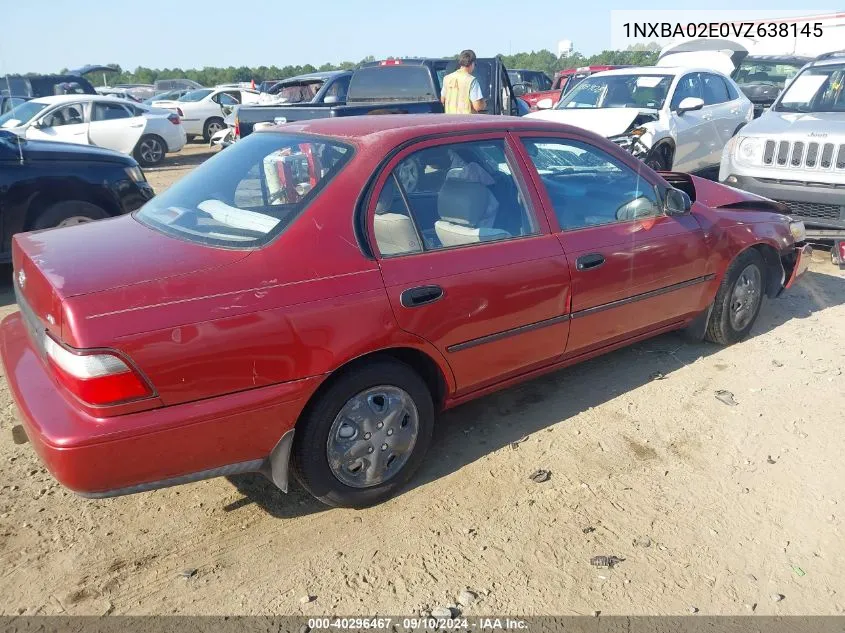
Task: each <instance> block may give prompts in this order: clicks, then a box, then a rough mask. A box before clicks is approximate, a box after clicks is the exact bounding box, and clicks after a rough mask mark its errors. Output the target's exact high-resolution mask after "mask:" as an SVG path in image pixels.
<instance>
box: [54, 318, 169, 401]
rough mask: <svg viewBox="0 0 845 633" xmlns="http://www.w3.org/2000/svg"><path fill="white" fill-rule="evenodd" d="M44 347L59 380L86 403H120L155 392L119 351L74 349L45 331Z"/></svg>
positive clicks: (147, 396) (145, 396)
mask: <svg viewBox="0 0 845 633" xmlns="http://www.w3.org/2000/svg"><path fill="white" fill-rule="evenodd" d="M44 351H45V352H46V354H47V359H48V361H49V363H50V366H51V367H52V368H53V370H54V371H55V372H56V376H57V378H58V379H59V382H61V383H62V384H63V385H64V386H65V387H66V388H67V390H68V391H70V392H71V393H72V394H73V395H75V396H76V397H77V398H79V399H80V400H82V401H83V402H85V403H88V404H91V405H108V404H119V403H124V402H130V401H132V400H140V399H142V398H149V397H150V396H152V395H153V390H152V388H151V387H150V385H149V384H148V383H147V381H146V380H145V379H144V378H143V377H142V376H141V375H140V374H139V373H138V372H137V371H136V370H135V369H133V368H132V367H130V366H129V365H128V364H127V363H126V362H125V361H124V360H123V359H122V358H120V357H119V356H118V355H117V354H114V353H110V352H103V351H101V350H97V351H93V352H91V351H85V350H73V351H71V350H69V349H67V348H66V347H64V346H63V345H61V344H60V343H58V342H56V341H55V340H54V339H53V338H52V337H51V336H50V335H49V334H45V335H44Z"/></svg>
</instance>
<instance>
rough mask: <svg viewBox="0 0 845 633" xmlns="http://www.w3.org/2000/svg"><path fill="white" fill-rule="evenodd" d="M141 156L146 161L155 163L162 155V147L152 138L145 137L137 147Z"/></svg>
mask: <svg viewBox="0 0 845 633" xmlns="http://www.w3.org/2000/svg"><path fill="white" fill-rule="evenodd" d="M139 153H140V154H141V158H143V159H144V161H145V162H147V163H157V162H158V161H160V160H161V159H162V157H163V156H164V148H163V147H162V146H161V143H159V142H158V141H157V140H156V139H154V138H145V139H144V140H143V141H141V146H140V148H139Z"/></svg>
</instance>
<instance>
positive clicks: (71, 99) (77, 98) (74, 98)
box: [30, 94, 124, 105]
mask: <svg viewBox="0 0 845 633" xmlns="http://www.w3.org/2000/svg"><path fill="white" fill-rule="evenodd" d="M102 100H108V101H116V99H115V98H114V97H113V96H112V95H107V94H106V95H51V96H49V97H36V98H35V99H30V101H33V102H35V103H46V104H47V105H56V104H59V103H79V102H87V101H102ZM123 102H124V101H123V100H120V101H118V103H123Z"/></svg>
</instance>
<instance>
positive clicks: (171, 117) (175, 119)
mask: <svg viewBox="0 0 845 633" xmlns="http://www.w3.org/2000/svg"><path fill="white" fill-rule="evenodd" d="M167 120H168V121H170V122H171V123H172V124H173V125H179V124H180V123H181V122H182V119H180V118H179V115H178V114H168V115H167Z"/></svg>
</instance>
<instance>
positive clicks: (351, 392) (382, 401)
mask: <svg viewBox="0 0 845 633" xmlns="http://www.w3.org/2000/svg"><path fill="white" fill-rule="evenodd" d="M400 391H401V392H402V393H403V394H404V396H408V398H409V399H410V404H408V403H407V401H404V400H403V401H400V400H399V397H400V394H399V393H398V392H400ZM379 394H382V395H379ZM384 395H388V396H389V398H385V397H383V396H384ZM397 403H400V404H397ZM362 405H363V406H364V407H370V409H369V410H368V411H366V413H365V414H364V415H363V416H361V417H363V418H365V420H367V419H368V420H369V422H370V424H368V423H367V421H364V422H360V418H359V420H355V419H354V418H355V417H358V415H356V414H355V413H354V412H355V411H356V410H358V409H361V406H362ZM411 405H413V406H411ZM356 406H357V407H358V409H355V408H350V407H356ZM379 406H381V407H383V408H384V410H385V411H391V410H392V411H393V412H395V413H393V414H391V413H387V414H385V413H383V412H379V411H378V409H377V407H379ZM344 409H345V410H346V412H348V413H349V414H350V415H344V416H341V415H340V414H341V411H342V410H344ZM414 414H415V415H416V420H414V417H413V416H414ZM353 416H354V417H353ZM379 420H380V421H381V423H382V424H384V426H383V427H382V426H377V424H376V423H377V422H379ZM433 429H434V404H433V402H432V399H431V393H430V392H429V389H428V387H427V386H426V384H425V382H424V381H423V380H422V378H420V376H419V375H418V374H417V373H416V372H415V371H414V370H413V369H412V368H411V367H409V366H408V365H406V364H405V363H401V362H399V361H395V360H387V359H385V360H377V361H373V362H371V363H369V364H366V365H362V366H360V367H358V368H356V369H354V370H353V371H349V372H348V373H345V374H342V375H341V376H340V377H339V378H338V379H337V381H336V382H334V383H333V384H331V385H330V386H329V387H328V389H326V391H325V392H323V393H322V394H320V396H319V397H318V399H317V400H315V402H314V403H312V405H311V406H309V407H308V409H307V410H306V412H305V413H304V414H303V417H302V418H300V420H299V422H298V423H297V427H296V433H295V434H294V441H293V449H292V455H291V466H292V471H293V474H294V476H295V477H296V478H297V480H298V481H299V482H300V483H301V484H302V486H303V487H304V488H305V489H306V490H307V491H308V492H309V493H311V495H313V496H314V497H316V498H317V499H318V500H320V501H322V502H323V503H325V504H326V505H329V506H333V507H350V508H362V507H366V506H370V505H373V504H376V503H378V502H380V501H382V500H384V499H386V498H387V497H390V496H391V495H393V494H394V493H395V492H396V491H397V490H398V489H399V488H400V487H401V486H402V485H403V484H405V483H406V482H407V481H408V480H409V479H410V478H411V476H412V475H413V474H414V472H416V470H417V469H418V468H419V466H420V465H421V464H422V461H423V459H424V458H425V454H426V452H427V451H428V447H429V445H430V444H431V435H432V431H433ZM367 431H370V432H367ZM413 431H416V434H415V438H414V441H412V442H411V441H410V439H409V438H410V437H411V434H412V432H413ZM350 433H352V435H349V434H350ZM344 435H347V437H349V438H350V439H349V440H347V444H346V446H347V448H346V449H344V450H345V451H346V452H342V451H339V450H336V449H338V447H342V446H343V440H342V438H343V436H344ZM389 436H390V437H389ZM391 437H392V439H391ZM330 438H334V439H333V440H332V441H330ZM388 442H391V445H390V446H388ZM380 443H381V444H380ZM402 443H404V444H410V445H411V446H410V448H409V449H408V450H406V451H403V452H402V453H400V454H398V455H397V453H392V454H391V451H392V450H393V449H394V448H397V449H398V446H399V445H400V444H402ZM379 444H380V445H379ZM384 447H388V448H387V449H385V448H384ZM355 449H358V450H360V451H361V452H360V453H359V456H358V457H355V456H352V457H350V456H349V451H350V450H355ZM380 450H386V451H387V452H385V453H383V454H382V453H381V452H380ZM364 451H366V452H364ZM369 455H374V456H375V459H376V461H371V458H370V457H369ZM380 456H381V457H380ZM379 457H380V459H381V462H382V464H383V466H384V467H383V468H380V467H379V465H378V459H379ZM330 461H331V462H333V463H334V466H332V465H330ZM391 464H392V466H391ZM371 468H372V469H373V470H370V469H371ZM380 473H381V474H382V475H384V478H383V480H378V477H379V475H380ZM371 476H372V477H373V478H374V479H373V482H372V483H369V482H368V481H367V478H369V477H371ZM342 479H343V480H342Z"/></svg>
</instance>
